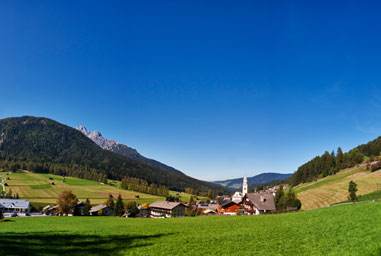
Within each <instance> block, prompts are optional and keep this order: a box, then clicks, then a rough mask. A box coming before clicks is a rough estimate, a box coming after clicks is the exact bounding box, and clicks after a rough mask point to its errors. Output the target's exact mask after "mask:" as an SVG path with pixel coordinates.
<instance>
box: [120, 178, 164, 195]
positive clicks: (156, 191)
mask: <svg viewBox="0 0 381 256" xmlns="http://www.w3.org/2000/svg"><path fill="white" fill-rule="evenodd" d="M120 188H121V189H128V190H134V191H139V192H142V193H147V194H152V195H159V196H167V195H168V194H169V191H168V188H167V187H166V186H157V185H156V184H153V183H152V184H151V185H149V186H148V183H147V182H146V181H145V180H141V179H137V178H127V177H124V178H123V179H122V182H121V183H120Z"/></svg>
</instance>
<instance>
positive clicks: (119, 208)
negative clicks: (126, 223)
mask: <svg viewBox="0 0 381 256" xmlns="http://www.w3.org/2000/svg"><path fill="white" fill-rule="evenodd" d="M123 210H124V204H123V200H122V196H121V195H120V194H119V196H118V198H117V199H116V204H115V208H114V212H113V214H114V216H122V215H123Z"/></svg>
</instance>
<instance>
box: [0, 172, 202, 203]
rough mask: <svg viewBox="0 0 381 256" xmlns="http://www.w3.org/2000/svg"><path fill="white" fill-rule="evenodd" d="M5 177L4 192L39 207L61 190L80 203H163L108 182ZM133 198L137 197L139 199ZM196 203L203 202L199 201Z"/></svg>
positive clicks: (13, 174) (27, 174) (19, 174)
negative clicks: (109, 199)
mask: <svg viewBox="0 0 381 256" xmlns="http://www.w3.org/2000/svg"><path fill="white" fill-rule="evenodd" d="M7 174H8V172H0V177H3V178H6V177H9V178H10V180H7V181H6V182H7V184H8V185H9V186H8V187H7V188H6V190H7V191H9V190H10V189H12V194H16V193H18V194H19V196H20V198H22V199H27V200H30V201H31V202H32V203H38V204H39V205H44V204H54V203H55V202H56V199H57V197H58V195H59V193H61V192H62V191H63V190H71V191H73V193H74V194H75V195H76V196H77V197H78V198H79V199H80V200H85V199H86V198H89V199H90V201H91V203H92V204H100V203H103V202H105V201H106V199H107V197H108V195H109V194H112V195H113V196H114V197H115V198H116V197H117V196H118V195H119V193H120V194H121V195H122V198H123V201H124V202H128V201H131V200H134V201H135V202H137V203H153V202H155V201H157V200H165V198H164V197H161V196H157V195H150V194H145V193H140V192H135V191H129V190H124V189H119V188H118V186H119V184H120V182H118V181H111V180H109V182H113V184H114V185H107V184H101V183H100V182H95V181H91V180H85V179H79V178H74V177H65V182H63V177H62V176H57V175H51V174H40V173H32V172H28V171H24V172H11V173H9V175H7ZM52 183H54V185H52ZM0 187H1V186H0ZM169 193H170V195H173V196H176V195H177V194H179V195H180V199H181V200H183V201H189V200H190V197H191V195H190V194H187V193H182V192H176V191H169ZM135 196H139V198H136V197H135ZM199 199H206V198H205V197H199Z"/></svg>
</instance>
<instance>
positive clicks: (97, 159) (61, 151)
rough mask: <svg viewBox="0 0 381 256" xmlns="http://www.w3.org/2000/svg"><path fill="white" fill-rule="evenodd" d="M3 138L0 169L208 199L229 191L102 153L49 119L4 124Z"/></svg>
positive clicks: (0, 130) (10, 120)
mask: <svg viewBox="0 0 381 256" xmlns="http://www.w3.org/2000/svg"><path fill="white" fill-rule="evenodd" d="M0 134H1V136H2V138H3V141H2V143H1V144H0V169H8V170H18V169H27V170H30V171H33V172H41V173H53V174H56V175H64V176H73V177H78V178H84V179H88V180H95V181H99V182H106V181H107V178H109V179H114V180H121V179H122V178H123V177H132V178H137V179H141V180H145V181H146V182H147V183H148V184H156V185H157V186H158V187H160V186H165V187H167V188H168V189H172V190H177V191H184V190H185V188H187V187H191V188H194V189H197V190H200V191H204V192H205V193H207V191H208V190H209V189H212V190H214V191H216V192H225V191H226V190H225V189H224V188H222V187H220V186H218V185H214V184H211V183H208V182H205V181H200V180H197V179H194V178H191V177H189V176H186V175H184V174H181V173H175V172H170V171H167V170H164V169H161V168H158V167H155V166H152V165H150V164H145V163H142V162H139V161H135V160H133V159H129V158H127V157H125V156H121V155H119V154H116V153H113V152H110V151H107V150H103V149H101V148H100V147H99V146H97V145H96V144H95V143H94V142H92V141H91V140H90V139H89V138H87V137H86V136H85V135H83V134H82V133H81V132H79V131H77V130H75V129H73V128H71V127H68V126H66V125H62V124H60V123H58V122H56V121H53V120H50V119H47V118H36V117H31V116H24V117H19V118H7V119H2V120H0Z"/></svg>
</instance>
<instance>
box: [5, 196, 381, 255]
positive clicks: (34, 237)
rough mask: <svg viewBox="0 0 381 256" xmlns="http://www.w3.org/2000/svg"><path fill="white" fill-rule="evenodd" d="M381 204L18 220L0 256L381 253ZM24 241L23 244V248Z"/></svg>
mask: <svg viewBox="0 0 381 256" xmlns="http://www.w3.org/2000/svg"><path fill="white" fill-rule="evenodd" d="M380 214H381V203H363V204H350V205H344V206H335V207H329V208H324V209H318V210H314V211H304V212H297V213H289V214H279V215H263V216H215V217H211V216H210V217H208V216H205V217H195V218H172V219H131V218H119V217H42V218H14V219H10V220H9V221H6V222H3V223H0V237H1V239H0V255H30V256H35V255H269V256H271V255H364V256H371V255H380V252H381V238H380V236H379V234H380V233H381V218H379V216H380ZM20 245H22V246H20Z"/></svg>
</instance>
